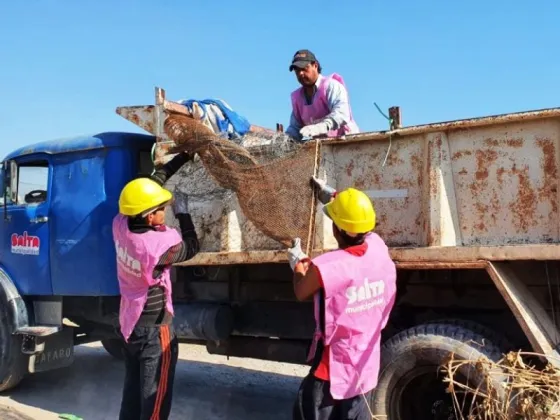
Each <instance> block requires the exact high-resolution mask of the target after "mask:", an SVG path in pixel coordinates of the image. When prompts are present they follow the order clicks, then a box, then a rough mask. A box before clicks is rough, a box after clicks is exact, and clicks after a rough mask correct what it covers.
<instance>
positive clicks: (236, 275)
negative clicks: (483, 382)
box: [0, 90, 560, 419]
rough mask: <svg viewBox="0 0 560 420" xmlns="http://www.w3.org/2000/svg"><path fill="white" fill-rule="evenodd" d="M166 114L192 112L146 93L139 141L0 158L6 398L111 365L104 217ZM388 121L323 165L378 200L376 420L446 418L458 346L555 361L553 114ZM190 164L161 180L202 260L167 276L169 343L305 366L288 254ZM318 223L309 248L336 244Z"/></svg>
mask: <svg viewBox="0 0 560 420" xmlns="http://www.w3.org/2000/svg"><path fill="white" fill-rule="evenodd" d="M396 111H398V110H396ZM170 112H172V113H175V114H177V113H184V114H185V115H188V110H187V109H186V108H184V107H182V106H181V105H180V104H178V103H174V102H171V101H167V100H165V97H164V92H163V91H162V90H156V104H155V105H142V106H134V107H120V108H118V109H117V113H118V114H119V115H121V116H123V117H125V118H126V119H128V120H130V121H131V122H133V123H135V124H137V125H138V126H140V127H142V128H143V129H145V130H146V131H147V132H148V133H150V134H149V135H148V134H135V133H123V132H110V133H101V134H97V135H93V136H89V137H80V138H75V139H67V140H56V141H47V142H42V143H37V144H34V145H30V146H24V147H22V148H20V149H18V150H15V151H13V152H12V153H10V154H9V155H8V156H6V157H5V158H4V159H3V161H2V168H1V172H0V180H1V182H2V191H3V198H4V199H3V204H2V208H1V209H0V211H1V216H0V217H1V220H2V221H1V224H0V226H1V236H0V237H1V238H2V242H1V245H0V311H1V317H0V391H6V390H9V389H10V388H13V387H14V386H16V385H17V384H18V383H19V382H20V381H21V380H22V379H23V378H24V377H25V376H26V375H28V374H30V373H34V372H41V371H46V370H51V369H56V368H60V367H64V366H68V365H70V364H71V363H72V362H73V355H74V347H75V346H76V345H80V344H83V343H87V342H95V341H101V342H102V343H103V345H104V347H105V349H106V350H107V351H108V352H109V353H111V354H112V355H114V356H116V357H119V356H120V344H119V341H118V340H117V339H116V335H115V329H116V328H118V310H119V300H120V298H119V288H118V282H117V278H116V274H115V273H116V267H115V264H116V261H115V260H116V258H115V247H114V244H113V241H112V234H111V221H112V219H113V217H114V216H115V214H116V213H117V202H118V197H119V193H120V191H121V188H122V187H123V186H124V185H125V184H126V183H127V182H128V181H129V180H131V179H133V178H135V177H137V176H139V175H148V174H150V173H151V172H152V170H153V167H154V161H155V162H156V163H157V162H158V159H164V158H165V156H166V154H167V155H168V149H169V144H170V141H169V139H168V138H166V136H165V133H164V131H163V128H162V124H163V121H164V120H165V118H166V115H167V114H168V113H170ZM393 116H395V109H393ZM397 117H398V115H397ZM393 120H394V121H396V123H395V124H394V125H392V126H391V128H390V130H389V131H380V132H372V133H361V134H358V135H355V136H347V137H346V138H345V139H343V140H341V139H332V140H325V141H321V148H320V153H321V154H322V157H321V160H320V162H321V163H320V168H319V172H318V173H320V174H321V175H320V176H322V177H323V178H324V179H326V180H327V182H328V183H329V184H331V185H333V186H334V187H336V188H338V189H342V188H345V187H347V186H350V185H355V186H357V187H358V188H361V189H362V190H364V191H366V192H367V193H368V195H370V197H372V199H373V201H374V204H375V207H376V210H377V214H378V227H377V228H376V230H377V232H378V233H379V234H380V235H381V237H383V238H384V239H385V241H386V242H387V243H388V245H389V246H390V252H391V255H392V257H393V259H394V260H395V262H396V264H397V268H398V276H399V277H398V296H397V302H396V306H395V309H394V311H393V313H392V315H391V318H390V321H389V324H388V327H387V328H386V329H385V330H384V332H383V341H384V343H383V347H382V369H381V374H380V379H379V385H378V387H377V390H376V393H375V394H374V397H373V400H372V401H371V407H372V410H373V411H374V413H375V414H377V415H386V416H388V418H390V419H412V418H433V417H432V416H434V415H435V414H434V413H435V412H436V411H437V412H438V413H439V414H445V413H449V412H450V410H451V405H452V401H451V399H450V396H449V395H448V394H447V393H446V392H445V389H446V385H445V384H443V383H442V381H441V379H442V377H441V375H438V366H440V365H441V364H443V363H444V362H445V361H446V360H447V358H448V357H449V355H450V354H451V353H455V354H456V357H460V358H477V357H485V358H487V359H491V360H494V361H496V360H498V359H499V358H500V357H501V356H502V354H503V353H504V352H507V351H509V350H516V349H531V350H532V351H535V352H538V353H540V354H542V355H543V357H544V358H548V360H549V361H551V362H552V363H554V361H555V360H560V358H559V357H558V351H557V345H558V343H559V342H560V333H559V331H558V328H557V325H556V322H554V321H555V320H556V319H557V315H558V312H557V310H558V307H559V306H560V303H559V299H558V294H557V293H556V292H557V290H559V289H558V287H560V286H559V283H558V281H559V280H558V278H559V277H558V275H559V273H560V267H559V265H558V260H559V256H560V245H559V243H560V236H559V235H560V230H559V228H558V226H559V221H560V215H559V210H558V208H559V206H558V200H559V199H558V191H559V187H558V173H559V171H558V162H559V160H558V154H559V150H560V149H559V143H560V129H559V127H560V125H559V124H558V121H560V109H558V108H555V109H548V110H539V111H529V112H524V113H518V114H508V115H501V116H491V117H482V118H476V119H469V120H459V121H452V122H443V123H435V124H426V125H421V126H412V127H401V125H400V123H399V122H398V121H399V118H396V117H395V118H393ZM187 165H188V168H185V169H184V170H182V171H180V172H178V173H177V174H176V175H175V176H174V177H173V178H175V179H173V178H172V179H170V180H169V182H168V184H167V185H166V186H167V187H168V188H169V189H171V190H175V189H177V188H178V189H180V190H181V191H184V192H187V193H188V194H189V209H190V212H191V214H192V215H193V221H194V223H195V226H196V229H197V233H198V235H199V239H200V241H201V252H200V253H199V255H197V256H196V257H195V258H193V259H192V260H189V261H187V262H185V263H182V264H181V265H179V266H177V267H176V268H175V269H174V270H173V275H172V277H173V282H174V290H173V298H174V303H175V308H176V309H175V312H176V317H175V320H174V322H175V326H176V329H177V334H178V336H179V338H180V339H181V340H194V341H196V342H200V343H201V344H205V345H206V348H207V350H208V351H209V352H210V353H214V354H221V355H231V356H237V357H252V358H260V359H266V360H274V361H283V362H291V363H305V359H306V357H305V356H306V352H307V349H308V346H309V344H310V339H311V337H312V335H313V330H314V321H313V314H312V303H311V302H297V301H296V299H295V297H294V295H293V289H292V284H291V271H290V269H289V267H288V265H287V261H286V254H285V249H284V248H285V247H283V246H282V245H280V244H278V243H277V242H275V241H273V240H268V239H267V238H266V237H265V235H263V234H262V233H260V232H259V231H258V230H257V229H254V226H251V223H250V221H247V220H246V219H245V218H244V215H243V212H242V211H241V210H240V208H239V206H238V204H237V203H236V201H235V197H232V195H231V194H230V195H228V192H227V191H225V192H224V191H222V190H220V188H218V187H217V186H216V184H215V183H213V182H212V181H211V179H210V178H209V177H208V176H207V174H205V172H204V168H202V167H201V166H200V162H196V161H195V162H190V163H189V164H187ZM187 165H185V166H187ZM297 205H301V203H297ZM321 214H322V213H321V212H320V209H319V210H318V211H317V216H316V219H315V225H316V226H314V228H315V229H314V232H315V233H314V235H315V236H314V238H315V241H314V244H315V245H314V247H313V250H312V254H313V255H315V254H317V253H320V252H324V251H325V250H328V249H332V248H333V246H334V241H333V238H332V231H331V229H330V224H329V223H328V221H326V220H324V219H322V216H321ZM170 224H171V225H173V220H172V215H170ZM464 369H469V367H468V365H465V367H464V368H463V370H464ZM461 373H464V374H465V375H466V376H465V377H469V380H474V381H479V380H480V375H471V376H469V375H468V373H469V371H466V370H465V371H461ZM471 386H475V387H476V384H471ZM404 402H406V404H403V403H404ZM434 410H435V411H434ZM446 418H447V417H446Z"/></svg>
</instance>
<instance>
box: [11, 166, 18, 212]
mask: <svg viewBox="0 0 560 420" xmlns="http://www.w3.org/2000/svg"><path fill="white" fill-rule="evenodd" d="M17 188H18V167H17V164H16V162H15V161H13V160H11V161H10V199H11V201H12V203H17V196H18V190H17Z"/></svg>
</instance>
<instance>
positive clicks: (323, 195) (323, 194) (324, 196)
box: [311, 176, 336, 204]
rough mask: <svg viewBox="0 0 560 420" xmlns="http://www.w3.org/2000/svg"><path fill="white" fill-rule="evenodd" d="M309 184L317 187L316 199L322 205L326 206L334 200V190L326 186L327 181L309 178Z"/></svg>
mask: <svg viewBox="0 0 560 420" xmlns="http://www.w3.org/2000/svg"><path fill="white" fill-rule="evenodd" d="M311 182H312V184H313V185H315V187H317V190H318V193H317V198H318V199H319V201H320V202H321V203H323V204H328V203H330V202H331V200H332V199H333V198H334V196H335V194H336V190H335V189H334V188H333V187H331V186H330V185H328V184H327V181H324V180H322V179H319V178H317V177H315V176H313V177H311Z"/></svg>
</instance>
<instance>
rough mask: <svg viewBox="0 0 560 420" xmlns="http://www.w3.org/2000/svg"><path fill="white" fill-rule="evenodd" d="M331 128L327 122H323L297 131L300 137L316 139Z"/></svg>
mask: <svg viewBox="0 0 560 420" xmlns="http://www.w3.org/2000/svg"><path fill="white" fill-rule="evenodd" d="M330 128H331V126H330V124H329V122H328V121H323V122H320V123H317V124H313V125H307V126H305V127H303V128H302V129H301V130H299V133H300V134H301V136H302V137H317V136H320V135H322V134H327V133H328V132H329V130H330Z"/></svg>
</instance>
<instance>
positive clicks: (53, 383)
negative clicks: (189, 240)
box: [0, 343, 308, 420]
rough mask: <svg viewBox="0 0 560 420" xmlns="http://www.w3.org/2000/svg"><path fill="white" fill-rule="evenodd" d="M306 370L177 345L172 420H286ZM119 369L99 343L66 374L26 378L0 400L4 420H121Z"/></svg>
mask: <svg viewBox="0 0 560 420" xmlns="http://www.w3.org/2000/svg"><path fill="white" fill-rule="evenodd" d="M307 371H308V367H306V366H299V365H290V364H283V363H273V362H265V361H260V360H254V359H238V358H230V359H229V361H228V360H227V358H226V357H224V356H213V355H209V354H207V353H206V349H205V348H204V347H201V346H195V345H188V344H181V345H180V351H179V362H178V363H177V373H176V377H175V388H174V399H173V409H172V413H171V419H191V418H197V419H230V420H238V419H239V420H241V419H248V418H250V419H266V420H277V419H278V420H280V419H289V418H291V407H292V402H293V399H294V397H295V394H296V391H297V389H298V386H299V383H300V381H301V378H302V377H303V376H304V375H305V374H306V373H307ZM123 378H124V367H123V365H122V362H119V361H118V360H115V359H114V358H113V357H111V356H109V355H108V354H107V353H106V352H105V350H104V349H103V347H101V345H100V343H93V344H88V345H84V346H80V347H77V348H76V360H75V362H74V364H73V365H72V366H70V367H68V368H64V369H60V370H56V371H51V372H45V373H39V374H36V375H33V376H30V377H29V378H28V379H26V380H25V382H23V383H22V384H21V385H20V386H19V387H18V388H16V389H14V390H12V391H10V392H7V393H4V394H2V395H1V396H0V418H1V419H2V420H35V419H37V420H38V419H40V420H50V419H57V418H58V415H59V414H61V413H67V414H74V415H76V416H78V417H81V418H83V419H84V420H114V419H117V418H118V413H119V407H120V399H121V389H122V388H121V387H122V381H123Z"/></svg>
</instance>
